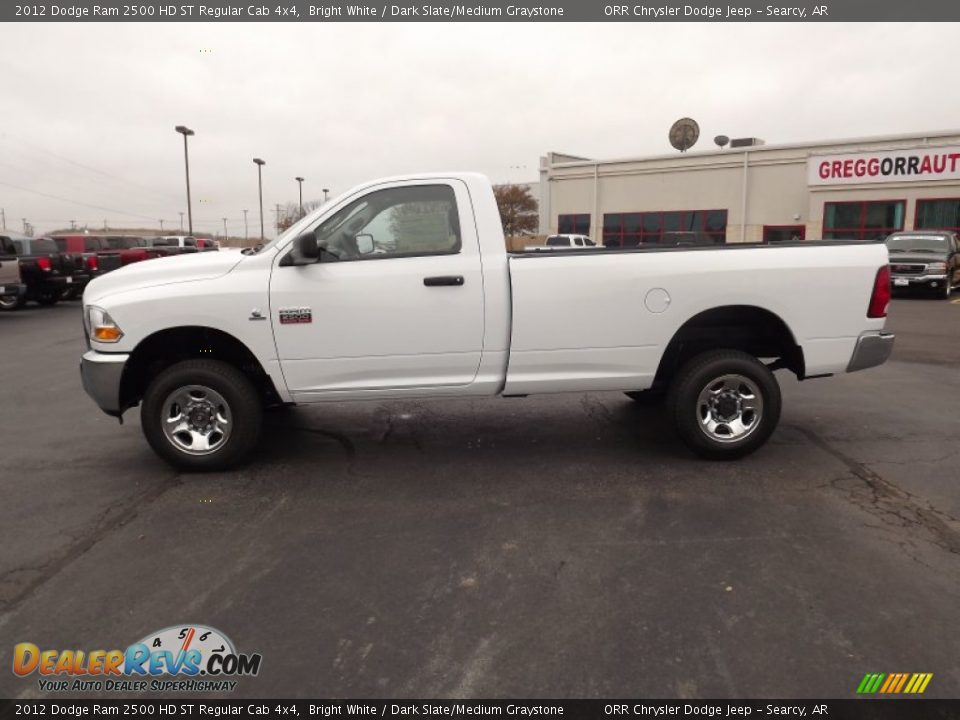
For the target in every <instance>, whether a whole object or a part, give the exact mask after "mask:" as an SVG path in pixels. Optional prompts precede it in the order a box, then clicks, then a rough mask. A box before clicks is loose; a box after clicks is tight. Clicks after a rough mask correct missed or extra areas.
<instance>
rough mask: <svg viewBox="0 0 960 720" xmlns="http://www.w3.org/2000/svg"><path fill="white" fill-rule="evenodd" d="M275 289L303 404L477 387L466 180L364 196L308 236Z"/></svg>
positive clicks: (477, 325) (293, 381)
mask: <svg viewBox="0 0 960 720" xmlns="http://www.w3.org/2000/svg"><path fill="white" fill-rule="evenodd" d="M310 231H312V232H313V233H314V236H315V238H316V240H317V245H318V246H319V248H320V251H319V258H317V259H316V261H310V262H308V264H296V263H302V262H303V260H304V258H303V257H299V256H298V254H297V251H296V243H295V242H293V243H289V244H288V245H287V246H286V247H285V248H284V249H283V250H281V252H280V253H278V256H277V260H276V264H275V266H274V268H273V272H272V273H271V280H270V313H271V320H272V323H273V328H274V339H275V341H276V346H277V356H278V358H279V361H280V365H281V368H282V371H283V375H284V379H285V381H286V384H287V387H288V388H289V389H290V391H291V394H292V395H293V397H294V399H295V400H296V401H298V402H309V401H310V400H319V399H323V397H324V396H336V397H338V398H339V397H344V398H348V397H351V396H352V397H371V396H374V397H375V396H379V395H403V394H404V393H405V392H407V391H410V390H415V389H424V388H437V389H442V388H456V387H462V386H467V385H469V384H470V383H471V382H473V380H474V378H475V377H476V375H477V371H478V368H479V366H480V358H481V354H482V349H483V331H484V296H483V282H482V280H483V278H482V272H481V263H480V248H479V242H478V237H477V232H476V226H475V224H474V222H473V209H472V206H471V202H470V197H469V194H468V192H467V188H466V185H464V184H463V183H462V182H461V181H459V180H454V179H451V180H424V181H417V182H413V183H410V182H408V183H385V184H382V185H377V186H374V187H373V188H368V189H365V190H363V191H360V192H359V193H357V194H356V195H354V196H352V197H351V198H347V199H346V200H344V201H342V202H341V203H340V207H339V208H338V209H336V210H335V211H334V212H333V214H328V215H326V216H325V219H323V220H321V221H319V222H318V224H317V225H315V226H314V227H312V228H310Z"/></svg>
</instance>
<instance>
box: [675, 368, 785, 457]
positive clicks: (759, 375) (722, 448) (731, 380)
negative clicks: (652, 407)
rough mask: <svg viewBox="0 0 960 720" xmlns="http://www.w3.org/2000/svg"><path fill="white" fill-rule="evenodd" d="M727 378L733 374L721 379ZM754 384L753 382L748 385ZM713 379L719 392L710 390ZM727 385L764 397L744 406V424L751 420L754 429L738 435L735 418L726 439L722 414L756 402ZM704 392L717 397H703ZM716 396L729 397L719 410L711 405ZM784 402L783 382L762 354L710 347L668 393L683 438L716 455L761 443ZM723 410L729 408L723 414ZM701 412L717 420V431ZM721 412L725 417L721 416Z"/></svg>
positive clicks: (774, 424)
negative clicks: (760, 357)
mask: <svg viewBox="0 0 960 720" xmlns="http://www.w3.org/2000/svg"><path fill="white" fill-rule="evenodd" d="M722 378H728V379H727V380H725V381H723V384H722V385H721V379H722ZM737 378H746V380H747V382H744V383H740V381H739V380H737ZM751 384H752V386H753V388H750V387H749V386H750V385H751ZM711 385H712V386H713V387H714V388H717V387H720V388H721V391H720V393H719V394H713V393H710V391H709V390H708V388H710V387H711ZM727 386H737V387H740V388H743V390H745V391H747V392H746V396H749V397H756V396H757V395H759V398H760V400H761V401H762V404H761V405H760V406H759V409H758V410H755V411H749V410H744V411H741V412H742V415H740V418H741V420H740V425H739V427H744V428H746V427H747V426H749V430H746V429H745V430H744V434H743V437H741V438H739V439H737V438H736V432H735V431H734V430H732V429H731V428H734V427H735V426H734V424H730V425H727V430H726V434H727V437H726V438H723V439H721V438H722V436H723V435H724V434H725V433H724V430H723V426H724V420H723V419H724V418H729V417H731V415H730V413H735V412H736V408H741V407H742V406H743V405H744V404H751V403H752V404H757V403H756V401H755V400H754V401H750V400H746V399H744V395H743V394H742V392H743V391H741V390H735V389H733V388H732V387H727ZM703 394H706V395H707V397H710V398H712V400H709V401H707V403H701V395H703ZM731 394H732V395H731ZM738 398H739V399H738ZM711 401H717V402H718V403H726V404H725V405H721V406H720V407H719V408H718V412H719V415H717V414H713V411H711V410H709V407H708V403H709V402H711ZM781 404H782V403H781V398H780V385H779V383H777V379H776V378H775V377H774V375H773V373H772V372H771V371H770V369H769V368H767V367H766V366H765V365H764V364H763V363H762V362H760V361H759V360H757V358H755V357H753V356H752V355H749V354H747V353H744V352H740V351H739V350H711V351H709V352H705V353H702V354H701V355H697V356H696V357H694V358H692V359H691V360H689V361H688V362H687V363H686V364H685V365H684V366H683V367H682V368H681V369H680V371H679V372H678V373H677V375H676V376H675V377H674V378H673V381H672V382H671V384H670V391H669V393H668V395H667V412H668V414H669V416H670V420H671V421H672V422H673V425H674V427H675V428H676V430H677V433H678V434H679V435H680V437H681V439H682V440H683V442H684V443H685V444H686V445H687V447H689V448H690V449H691V450H693V452H695V453H696V454H697V455H699V456H700V457H704V458H708V459H711V460H732V459H734V458H739V457H743V456H744V455H748V454H750V453H752V452H753V451H754V450H756V449H757V448H759V447H760V446H762V445H763V444H764V443H765V442H766V441H767V440H768V439H769V438H770V435H771V434H772V433H773V431H774V429H776V427H777V423H778V422H779V421H780V408H781ZM705 410H706V412H704V411H705ZM720 411H723V412H727V411H729V412H728V414H726V415H724V414H723V412H720ZM701 417H705V418H707V419H708V421H709V422H712V423H714V424H716V425H717V427H716V429H715V431H714V432H713V433H711V432H710V431H709V430H708V429H707V428H706V422H701ZM717 417H720V418H721V420H720V421H717V420H716V418H717ZM751 417H752V418H753V420H754V422H753V423H751V422H750V418H751ZM743 418H746V422H744V420H743ZM734 422H736V421H734Z"/></svg>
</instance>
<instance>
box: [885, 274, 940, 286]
mask: <svg viewBox="0 0 960 720" xmlns="http://www.w3.org/2000/svg"><path fill="white" fill-rule="evenodd" d="M946 282H947V275H946V273H944V274H942V275H927V274H924V275H891V276H890V286H891V287H892V288H894V289H896V288H898V287H900V288H904V287H915V286H917V285H926V286H927V287H943V285H944V283H946Z"/></svg>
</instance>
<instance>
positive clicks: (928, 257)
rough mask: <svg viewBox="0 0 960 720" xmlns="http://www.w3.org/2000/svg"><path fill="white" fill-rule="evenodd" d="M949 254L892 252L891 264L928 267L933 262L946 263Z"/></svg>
mask: <svg viewBox="0 0 960 720" xmlns="http://www.w3.org/2000/svg"><path fill="white" fill-rule="evenodd" d="M946 261H947V253H945V252H942V253H940V252H935V253H932V252H929V253H918V252H896V251H891V252H890V264H891V265H901V264H914V263H920V264H923V265H926V264H927V263H932V262H946Z"/></svg>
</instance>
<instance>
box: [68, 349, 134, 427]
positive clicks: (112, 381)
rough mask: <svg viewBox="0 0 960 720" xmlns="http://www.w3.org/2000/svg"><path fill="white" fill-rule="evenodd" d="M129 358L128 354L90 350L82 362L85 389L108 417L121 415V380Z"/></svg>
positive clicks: (81, 372) (81, 368)
mask: <svg viewBox="0 0 960 720" xmlns="http://www.w3.org/2000/svg"><path fill="white" fill-rule="evenodd" d="M129 357H130V355H129V354H128V353H100V352H97V351H96V350H88V351H87V352H85V353H84V354H83V357H82V358H81V360H80V379H81V380H82V381H83V389H84V390H86V391H87V395H89V396H90V397H92V398H93V401H94V402H95V403H96V404H97V405H98V406H99V407H100V409H101V410H103V411H104V412H105V413H106V414H107V415H113V416H114V417H119V416H120V415H121V412H122V410H121V408H120V380H121V378H122V377H123V368H124V367H125V366H126V363H127V359H128V358H129Z"/></svg>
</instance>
